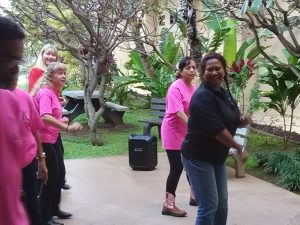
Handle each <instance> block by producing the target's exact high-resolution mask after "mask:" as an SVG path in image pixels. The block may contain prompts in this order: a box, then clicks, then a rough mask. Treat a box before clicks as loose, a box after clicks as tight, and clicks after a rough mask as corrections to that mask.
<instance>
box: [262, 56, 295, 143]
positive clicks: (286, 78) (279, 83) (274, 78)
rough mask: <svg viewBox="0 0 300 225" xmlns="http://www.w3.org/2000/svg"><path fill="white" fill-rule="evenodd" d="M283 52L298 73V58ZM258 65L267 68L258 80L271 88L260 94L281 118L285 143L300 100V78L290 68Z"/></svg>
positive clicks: (268, 64)
mask: <svg viewBox="0 0 300 225" xmlns="http://www.w3.org/2000/svg"><path fill="white" fill-rule="evenodd" d="M283 53H284V55H285V57H286V58H287V62H288V63H289V64H291V65H293V67H294V68H296V69H297V70H298V72H299V73H300V66H299V62H300V60H299V58H296V57H295V56H292V55H290V54H289V53H288V52H287V51H285V50H284V51H283ZM273 59H274V60H276V61H278V62H279V60H278V59H277V58H276V57H273ZM260 66H262V67H264V68H266V69H267V72H266V73H265V74H263V75H262V77H261V78H260V82H261V83H263V84H267V85H269V86H270V88H271V90H266V91H261V94H262V96H263V97H266V98H268V99H269V102H267V104H268V107H269V108H271V109H274V110H275V111H276V112H278V113H279V114H280V115H281V116H282V118H283V129H284V131H288V132H287V135H284V137H283V138H284V143H285V145H286V144H287V142H288V141H289V138H290V134H291V131H292V126H293V120H294V110H295V108H296V106H297V105H298V104H299V102H300V78H299V77H298V76H297V75H295V73H294V71H293V70H291V69H290V68H288V69H285V68H278V67H275V66H274V65H273V64H270V63H268V62H263V63H260ZM288 109H290V110H291V115H290V120H289V122H288V121H287V110H288ZM287 126H289V130H287ZM285 133H286V132H285Z"/></svg>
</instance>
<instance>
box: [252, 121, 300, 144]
mask: <svg viewBox="0 0 300 225" xmlns="http://www.w3.org/2000/svg"><path fill="white" fill-rule="evenodd" d="M251 127H252V128H254V129H256V130H259V131H262V132H264V133H268V134H272V135H275V136H278V137H284V135H287V134H288V132H287V131H284V130H283V129H282V128H281V127H275V126H270V125H261V124H256V123H253V124H251ZM290 140H292V141H296V142H300V134H298V133H296V132H291V135H290Z"/></svg>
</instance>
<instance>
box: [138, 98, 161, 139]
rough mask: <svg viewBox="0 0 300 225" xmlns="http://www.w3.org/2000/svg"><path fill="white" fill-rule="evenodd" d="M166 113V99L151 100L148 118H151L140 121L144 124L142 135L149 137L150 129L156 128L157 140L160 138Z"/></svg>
mask: <svg viewBox="0 0 300 225" xmlns="http://www.w3.org/2000/svg"><path fill="white" fill-rule="evenodd" d="M165 111H166V98H152V99H151V108H150V112H149V116H151V118H146V119H140V120H139V122H143V123H144V128H143V135H150V132H151V128H152V127H157V128H158V134H159V138H161V133H160V128H161V123H162V120H163V118H164V116H165Z"/></svg>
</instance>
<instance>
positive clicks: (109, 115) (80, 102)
mask: <svg viewBox="0 0 300 225" xmlns="http://www.w3.org/2000/svg"><path fill="white" fill-rule="evenodd" d="M63 96H65V97H66V99H67V103H66V105H65V106H64V107H63V115H64V116H66V117H68V118H69V120H70V121H72V120H73V119H75V118H76V117H77V116H79V115H80V114H82V113H84V112H85V111H84V92H83V90H77V91H64V92H63ZM98 96H99V92H98V91H94V93H93V95H92V103H93V106H94V107H95V110H96V111H97V110H99V108H100V103H99V100H98ZM105 103H106V108H105V111H104V112H103V114H102V117H103V119H104V121H105V122H106V123H109V124H111V125H112V126H120V125H124V122H123V115H124V113H125V112H126V111H127V110H128V107H126V106H122V105H119V104H116V103H112V102H105Z"/></svg>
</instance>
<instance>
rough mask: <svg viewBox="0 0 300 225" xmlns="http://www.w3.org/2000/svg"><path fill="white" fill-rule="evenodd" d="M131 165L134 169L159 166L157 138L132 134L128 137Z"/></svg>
mask: <svg viewBox="0 0 300 225" xmlns="http://www.w3.org/2000/svg"><path fill="white" fill-rule="evenodd" d="M128 151H129V166H130V167H131V168H132V169H134V170H153V169H155V167H156V166H157V138H156V137H155V136H146V135H138V134H131V135H129V137H128Z"/></svg>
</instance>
